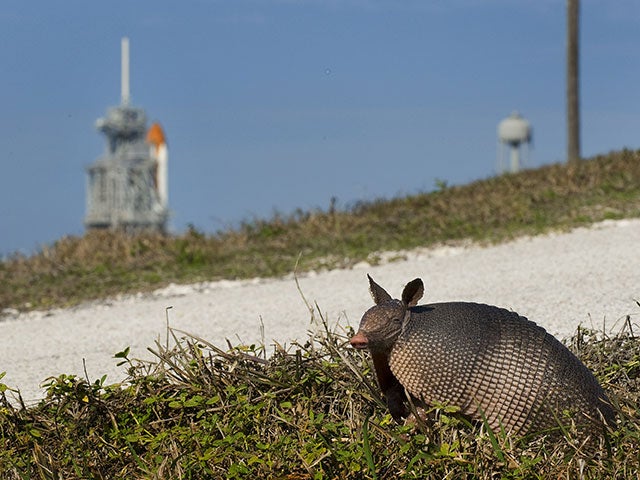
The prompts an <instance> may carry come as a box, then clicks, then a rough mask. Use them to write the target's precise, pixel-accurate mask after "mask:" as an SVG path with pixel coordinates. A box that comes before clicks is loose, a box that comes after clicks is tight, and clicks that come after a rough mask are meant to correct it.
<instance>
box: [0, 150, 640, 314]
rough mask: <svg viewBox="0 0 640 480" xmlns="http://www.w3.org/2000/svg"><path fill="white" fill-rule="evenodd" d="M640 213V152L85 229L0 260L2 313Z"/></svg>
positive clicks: (497, 238) (334, 263)
mask: <svg viewBox="0 0 640 480" xmlns="http://www.w3.org/2000/svg"><path fill="white" fill-rule="evenodd" d="M638 216H640V151H629V150H624V151H621V152H614V153H610V154H608V155H602V156H599V157H596V158H593V159H590V160H587V161H584V162H581V163H579V164H575V165H551V166H546V167H542V168H539V169H536V170H527V171H523V172H520V173H518V174H514V175H503V176H499V177H493V178H489V179H486V180H480V181H476V182H473V183H471V184H468V185H463V186H455V187H450V188H449V187H446V186H444V185H442V186H441V188H440V189H439V190H438V191H434V192H429V193H422V194H418V195H411V196H406V197H401V198H394V199H391V200H378V201H374V202H361V203H357V204H355V205H353V206H351V207H349V208H347V209H346V210H335V209H330V210H329V211H319V210H318V211H306V212H305V211H297V212H295V213H293V214H291V215H288V216H285V215H274V216H273V217H272V218H270V219H255V220H251V221H246V222H244V223H242V224H241V225H240V226H239V227H238V228H236V229H232V230H227V231H221V232H218V233H216V234H213V235H205V234H203V233H201V232H199V231H198V230H196V229H195V228H192V229H190V230H189V231H187V232H186V233H184V234H182V235H178V236H166V237H165V236H160V235H138V236H127V235H124V234H121V233H113V232H89V233H88V234H86V235H85V236H83V237H66V238H62V239H61V240H59V241H57V242H56V243H54V244H53V245H51V246H47V247H44V248H42V250H41V251H40V252H39V253H38V254H36V255H33V256H30V257H22V256H14V257H12V258H9V259H6V260H4V261H2V262H0V310H1V309H2V308H16V309H19V310H25V309H32V308H47V307H53V306H67V305H72V304H76V303H78V302H81V301H83V300H87V299H94V298H101V297H106V296H111V295H114V294H117V293H121V292H128V291H148V290H152V289H155V288H158V287H161V286H163V285H166V284H168V283H170V282H175V283H184V282H197V281H203V280H215V279H222V278H248V277H256V276H260V277H266V276H278V275H282V274H286V273H290V272H291V271H292V270H293V269H294V265H295V264H296V261H297V260H298V258H299V257H300V264H299V269H300V270H309V269H318V268H334V267H347V266H349V265H352V264H354V263H356V262H358V261H361V260H368V261H370V262H376V260H377V258H378V257H377V254H376V252H380V251H385V250H386V251H388V250H402V249H410V248H415V247H423V246H429V245H434V244H437V243H441V242H452V241H456V240H463V239H471V240H474V241H480V242H497V241H501V240H504V239H508V238H512V237H516V236H519V235H526V234H536V233H541V232H544V231H547V230H550V229H567V228H572V227H576V226H580V225H586V224H590V223H593V222H597V221H600V220H604V219H610V218H614V219H615V218H623V217H638Z"/></svg>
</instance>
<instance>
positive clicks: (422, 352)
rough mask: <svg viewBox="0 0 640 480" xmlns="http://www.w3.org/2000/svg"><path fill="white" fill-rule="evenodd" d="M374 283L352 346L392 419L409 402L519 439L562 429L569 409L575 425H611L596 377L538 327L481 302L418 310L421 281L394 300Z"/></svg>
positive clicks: (610, 412)
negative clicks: (452, 411)
mask: <svg viewBox="0 0 640 480" xmlns="http://www.w3.org/2000/svg"><path fill="white" fill-rule="evenodd" d="M368 278H369V285H370V290H371V295H372V297H373V300H374V302H375V304H376V305H375V306H373V307H372V308H370V309H369V310H368V311H367V312H365V314H364V316H363V317H362V320H361V322H360V327H359V330H358V332H357V333H356V334H355V335H354V336H353V337H352V338H351V340H350V343H351V345H352V346H353V347H355V348H359V349H364V348H368V349H369V351H370V352H371V356H372V360H373V364H374V368H375V372H376V376H377V380H378V384H379V386H380V388H381V390H382V392H383V394H384V396H385V398H386V402H387V405H388V407H389V411H390V413H391V415H392V416H393V417H394V418H395V419H396V420H400V419H401V418H403V417H406V416H407V414H408V410H407V395H409V398H410V399H411V400H412V401H413V402H414V404H415V405H417V406H424V407H426V406H435V405H449V406H453V407H457V409H459V412H460V413H461V414H463V415H465V416H467V417H469V418H471V419H473V420H478V421H484V420H486V422H487V423H488V425H489V427H491V428H492V429H501V428H503V429H504V430H505V431H506V432H509V433H511V434H514V435H518V434H525V433H528V432H532V431H541V430H544V429H547V428H553V427H557V425H558V421H559V420H561V419H562V418H565V417H564V412H565V411H570V412H572V413H573V414H574V415H573V418H574V420H575V421H576V423H577V424H579V425H600V426H602V425H603V423H602V421H603V420H604V421H605V422H606V423H609V424H611V425H612V424H613V423H614V421H615V419H614V411H613V409H612V407H611V403H610V402H609V399H608V398H607V395H606V394H605V392H604V391H603V389H602V387H601V386H600V384H599V383H598V381H597V380H596V378H595V377H594V376H593V374H592V373H591V372H590V371H589V370H588V369H587V367H586V366H585V365H584V364H583V363H582V362H581V361H580V360H579V359H578V358H577V357H576V356H575V355H574V354H573V353H571V351H569V349H567V347H565V346H564V345H563V344H562V343H561V342H560V341H558V340H557V339H556V338H555V337H553V336H552V335H550V334H549V333H547V332H546V330H545V329H544V328H542V327H540V326H538V325H536V324H535V323H534V322H532V321H530V320H528V319H526V318H525V317H523V316H520V315H518V314H517V313H515V312H512V311H509V310H506V309H503V308H499V307H495V306H491V305H484V304H478V303H466V302H448V303H433V304H428V305H417V303H418V301H419V300H420V298H422V295H423V293H424V284H423V282H422V280H421V279H419V278H416V279H415V280H413V281H411V282H409V283H408V284H407V285H406V286H405V288H404V291H403V292H402V298H401V299H400V300H397V299H393V298H392V297H391V295H389V294H388V293H387V292H386V291H385V290H384V289H383V288H382V287H380V286H379V285H378V284H376V283H375V282H374V281H373V279H372V278H371V277H370V276H368ZM498 431H499V430H498Z"/></svg>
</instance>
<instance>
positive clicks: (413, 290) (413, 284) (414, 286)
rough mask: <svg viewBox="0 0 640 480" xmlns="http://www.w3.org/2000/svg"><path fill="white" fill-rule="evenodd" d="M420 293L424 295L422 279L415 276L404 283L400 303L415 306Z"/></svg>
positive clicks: (420, 296) (420, 295)
mask: <svg viewBox="0 0 640 480" xmlns="http://www.w3.org/2000/svg"><path fill="white" fill-rule="evenodd" d="M422 295H424V283H422V279H420V278H416V279H415V280H411V281H410V282H409V283H407V284H406V285H405V287H404V290H403V291H402V303H404V304H405V305H406V306H407V307H415V306H416V305H417V304H418V300H420V299H421V298H422Z"/></svg>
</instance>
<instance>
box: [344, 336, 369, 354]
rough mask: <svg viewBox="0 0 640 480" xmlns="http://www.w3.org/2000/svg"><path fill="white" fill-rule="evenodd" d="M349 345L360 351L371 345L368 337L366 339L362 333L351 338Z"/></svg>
mask: <svg viewBox="0 0 640 480" xmlns="http://www.w3.org/2000/svg"><path fill="white" fill-rule="evenodd" d="M349 343H350V344H351V346H352V347H353V348H357V349H359V350H360V349H363V348H367V346H368V345H369V341H368V340H367V337H365V336H364V335H363V334H362V332H358V333H356V334H355V335H354V336H353V337H351V340H349Z"/></svg>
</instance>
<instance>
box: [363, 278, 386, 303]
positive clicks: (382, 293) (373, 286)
mask: <svg viewBox="0 0 640 480" xmlns="http://www.w3.org/2000/svg"><path fill="white" fill-rule="evenodd" d="M367 278H368V279H369V291H370V292H371V296H372V297H373V302H374V303H375V304H376V305H379V304H381V303H383V302H386V301H388V300H391V295H389V294H388V293H387V291H386V290H385V289H384V288H382V287H381V286H380V285H378V284H377V283H376V282H374V281H373V278H371V276H370V275H368V274H367Z"/></svg>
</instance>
